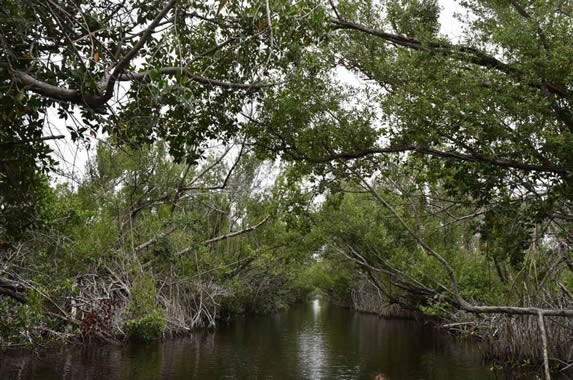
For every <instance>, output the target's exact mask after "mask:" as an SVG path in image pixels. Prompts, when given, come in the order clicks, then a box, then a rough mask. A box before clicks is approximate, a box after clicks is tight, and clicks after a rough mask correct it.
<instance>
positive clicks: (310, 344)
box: [298, 299, 328, 379]
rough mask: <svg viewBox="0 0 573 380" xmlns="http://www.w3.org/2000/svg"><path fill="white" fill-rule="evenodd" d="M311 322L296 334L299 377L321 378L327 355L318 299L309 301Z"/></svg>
mask: <svg viewBox="0 0 573 380" xmlns="http://www.w3.org/2000/svg"><path fill="white" fill-rule="evenodd" d="M311 305H312V315H313V323H312V325H308V326H306V327H305V328H304V329H303V330H301V332H300V333H299V335H298V347H299V348H298V356H299V359H298V360H299V366H300V374H301V378H306V379H323V378H324V368H326V366H327V362H328V357H327V351H326V347H325V342H324V337H323V335H322V331H321V328H320V320H319V314H320V301H319V300H318V299H314V300H313V301H312V303H311Z"/></svg>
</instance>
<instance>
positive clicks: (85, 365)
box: [0, 301, 496, 380]
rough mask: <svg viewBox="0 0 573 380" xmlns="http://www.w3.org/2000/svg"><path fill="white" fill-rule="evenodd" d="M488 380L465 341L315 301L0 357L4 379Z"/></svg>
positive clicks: (406, 323)
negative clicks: (167, 332) (156, 333)
mask: <svg viewBox="0 0 573 380" xmlns="http://www.w3.org/2000/svg"><path fill="white" fill-rule="evenodd" d="M379 373H384V374H385V375H386V378H388V379H402V380H408V379H416V380H418V379H464V380H470V379H493V378H496V377H495V376H494V374H493V373H491V372H490V371H489V370H488V369H487V368H486V367H484V365H482V364H481V362H480V359H479V354H478V353H477V352H476V351H475V349H473V350H472V348H471V346H470V345H469V344H466V345H464V344H461V343H459V342H456V341H454V340H453V339H451V338H450V337H449V336H446V335H444V334H443V333H439V332H437V331H435V330H433V329H432V328H430V327H427V326H423V325H421V324H419V323H416V322H410V321H387V320H383V319H378V318H377V317H376V316H373V315H366V314H358V313H353V312H351V311H349V310H346V309H341V308H338V307H335V306H330V305H327V304H323V303H320V302H319V301H313V302H310V303H308V304H305V305H297V306H295V307H293V308H291V309H290V310H289V311H287V312H284V313H281V314H276V315H273V316H261V317H255V318H253V317H249V318H242V319H236V320H234V321H232V323H231V324H230V325H229V326H220V327H218V328H217V330H216V331H215V332H212V333H197V334H195V335H194V336H193V337H190V338H184V339H183V338H180V339H172V340H166V341H164V342H161V343H156V344H152V345H146V346H142V345H137V346H136V345H133V346H124V347H118V346H99V347H87V348H86V347H83V348H82V347H75V348H74V347H67V348H60V349H57V350H53V351H52V352H44V353H42V354H39V355H33V354H29V355H22V354H18V355H15V354H9V355H4V356H0V379H45V380H49V379H98V380H99V379H103V380H113V379H373V378H374V377H375V376H376V375H377V374H379Z"/></svg>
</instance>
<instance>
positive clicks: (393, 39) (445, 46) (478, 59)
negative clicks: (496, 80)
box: [331, 18, 570, 99]
mask: <svg viewBox="0 0 573 380" xmlns="http://www.w3.org/2000/svg"><path fill="white" fill-rule="evenodd" d="M331 22H332V25H333V27H334V29H346V30H356V31H359V32H362V33H366V34H370V35H372V36H375V37H379V38H381V39H383V40H385V41H387V42H390V43H393V44H395V45H398V46H401V47H405V48H408V49H412V50H419V51H425V52H429V53H436V54H442V55H445V56H452V57H457V58H459V59H460V60H462V61H465V62H469V63H473V64H475V65H478V66H481V67H485V68H490V69H495V70H498V71H500V72H503V73H506V74H510V75H513V76H515V77H516V78H519V79H524V77H525V74H524V73H523V72H522V71H521V70H519V69H517V68H515V67H513V66H511V65H509V64H507V63H505V62H502V61H500V60H499V59H497V58H495V57H493V56H490V55H488V54H486V53H484V52H483V51H481V50H479V49H476V48H473V47H470V46H464V45H456V44H451V43H449V42H439V41H429V42H425V41H424V42H422V41H420V40H418V39H416V38H412V37H407V36H402V35H399V34H393V33H388V32H384V31H380V30H376V29H371V28H368V27H366V26H364V25H360V24H356V23H353V22H350V21H346V20H343V19H340V18H332V19H331ZM527 85H529V86H531V87H534V88H537V89H539V90H542V91H543V90H547V91H548V92H550V93H552V94H554V95H558V96H559V97H561V98H564V99H568V98H569V95H570V93H569V91H568V90H567V89H566V88H565V87H563V86H559V85H556V84H553V83H532V82H527Z"/></svg>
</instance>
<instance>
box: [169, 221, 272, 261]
mask: <svg viewBox="0 0 573 380" xmlns="http://www.w3.org/2000/svg"><path fill="white" fill-rule="evenodd" d="M270 217H271V216H270V215H268V216H267V217H265V218H264V219H263V220H261V221H260V222H259V223H257V224H255V225H254V226H247V227H245V228H243V229H242V230H239V231H233V232H229V233H228V234H225V235H221V236H217V237H215V238H213V239H209V240H205V241H204V242H203V244H213V243H217V242H219V241H222V240H227V239H230V238H233V237H236V236H239V235H243V234H245V233H247V232H251V231H254V230H256V229H257V228H259V227H260V226H262V225H263V224H265V223H266V222H267V221H268V220H269V219H270ZM194 248H195V246H191V247H188V248H185V249H184V250H182V251H179V252H178V253H177V256H184V255H186V254H188V253H189V252H191V251H192V250H193V249H194Z"/></svg>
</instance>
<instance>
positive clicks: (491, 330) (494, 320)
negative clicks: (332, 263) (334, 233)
mask: <svg viewBox="0 0 573 380" xmlns="http://www.w3.org/2000/svg"><path fill="white" fill-rule="evenodd" d="M336 302H337V304H339V305H342V306H344V307H348V308H351V309H353V310H356V311H358V312H363V313H369V314H374V315H377V316H378V317H381V318H386V319H411V320H417V321H423V322H424V323H426V324H428V325H430V326H433V328H436V329H440V330H443V331H447V332H449V333H450V334H452V335H453V336H455V337H457V338H459V339H462V340H468V339H469V340H470V341H471V342H475V344H476V346H477V347H478V348H479V352H480V354H481V357H482V359H483V360H484V362H487V363H489V364H490V365H492V366H493V367H499V368H502V369H505V370H509V371H512V370H515V369H519V370H523V369H524V368H528V369H530V370H531V371H535V372H536V373H538V374H539V373H542V371H543V344H542V338H541V336H540V334H539V331H538V320H537V317H532V316H523V315H521V316H520V315H495V314H481V315H480V314H471V313H467V312H462V311H454V312H451V313H449V314H447V315H445V314H437V313H432V314H427V313H424V312H422V311H421V310H420V309H422V310H424V308H419V307H418V305H415V304H413V303H408V299H407V298H402V299H401V300H400V302H399V303H398V302H394V303H391V302H389V300H388V299H387V298H386V297H385V296H384V295H382V294H381V292H379V290H378V289H377V288H376V287H374V286H373V285H372V284H371V283H368V282H365V283H362V284H361V286H360V287H358V288H354V289H351V290H350V291H349V292H348V295H347V296H346V297H336ZM426 310H427V308H426ZM545 328H546V333H547V336H548V337H549V339H548V342H547V344H548V356H549V359H550V365H551V369H552V371H553V373H554V374H562V375H565V376H569V377H573V345H572V342H573V321H572V320H571V319H570V318H565V317H552V318H546V321H545Z"/></svg>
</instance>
